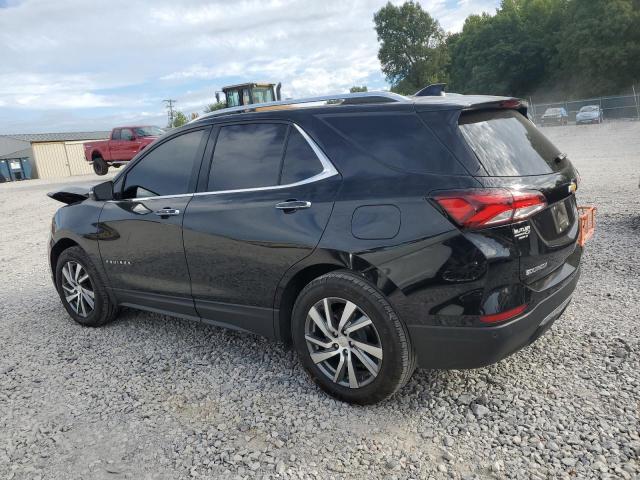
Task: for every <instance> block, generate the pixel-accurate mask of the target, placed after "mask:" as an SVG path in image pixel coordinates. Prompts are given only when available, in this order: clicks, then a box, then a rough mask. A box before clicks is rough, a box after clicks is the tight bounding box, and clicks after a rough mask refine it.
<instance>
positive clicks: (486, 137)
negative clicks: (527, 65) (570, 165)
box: [459, 110, 564, 177]
mask: <svg viewBox="0 0 640 480" xmlns="http://www.w3.org/2000/svg"><path fill="white" fill-rule="evenodd" d="M459 125H460V131H461V132H462V135H463V137H464V139H465V140H466V141H467V143H468V144H469V146H470V147H471V149H472V150H473V151H474V152H475V154H476V156H477V157H478V160H479V161H480V163H482V166H483V167H484V168H485V170H486V171H487V173H488V174H489V175H491V176H496V177H519V176H525V175H544V174H547V173H553V172H554V171H558V170H560V169H561V168H562V167H563V166H564V164H563V162H557V161H556V159H557V158H558V156H559V155H560V151H559V150H558V149H557V148H556V147H555V146H554V145H553V144H552V143H551V142H550V141H549V140H547V137H545V136H544V135H543V134H542V133H541V132H540V131H539V130H538V129H537V128H536V127H535V126H534V125H533V124H532V123H531V122H530V121H529V120H527V119H526V118H525V117H523V116H522V115H521V114H520V113H519V112H517V111H515V110H489V111H478V112H465V113H463V114H462V115H461V116H460V121H459Z"/></svg>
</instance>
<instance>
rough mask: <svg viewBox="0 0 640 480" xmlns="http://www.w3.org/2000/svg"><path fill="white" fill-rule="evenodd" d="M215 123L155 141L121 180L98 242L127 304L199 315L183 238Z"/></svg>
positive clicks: (106, 211) (107, 208)
mask: <svg viewBox="0 0 640 480" xmlns="http://www.w3.org/2000/svg"><path fill="white" fill-rule="evenodd" d="M209 132H210V128H200V129H195V130H191V131H188V132H185V133H182V134H180V135H178V136H174V137H171V138H169V139H167V140H166V141H164V142H162V143H160V144H158V145H156V146H154V147H153V148H151V149H150V150H149V151H148V152H145V155H144V156H143V157H141V158H140V160H139V161H136V163H135V164H134V165H132V166H131V168H129V169H128V170H127V171H126V172H125V175H124V176H123V177H121V178H120V179H119V180H118V181H117V183H116V189H117V192H118V195H119V198H118V199H117V200H113V201H109V202H106V203H105V206H104V208H103V210H102V213H101V215H100V224H99V231H100V233H99V235H98V245H99V247H100V254H101V256H102V261H103V264H104V267H105V270H106V272H107V274H108V276H109V281H110V282H109V283H110V285H111V286H112V288H113V289H114V290H115V291H116V295H117V296H118V298H119V300H120V301H121V302H123V303H125V304H130V305H135V306H142V307H146V308H150V309H159V310H166V311H171V312H175V313H179V314H182V315H186V316H193V317H196V316H197V314H196V311H195V308H194V306H193V300H192V298H191V285H190V279H189V272H188V270H187V262H186V259H185V256H184V244H183V241H182V223H183V219H184V212H185V210H186V208H187V205H188V204H189V202H190V201H191V199H192V196H193V192H194V190H195V186H196V178H197V173H198V169H199V168H200V165H201V161H202V157H203V152H204V148H205V145H206V143H207V139H208V136H209Z"/></svg>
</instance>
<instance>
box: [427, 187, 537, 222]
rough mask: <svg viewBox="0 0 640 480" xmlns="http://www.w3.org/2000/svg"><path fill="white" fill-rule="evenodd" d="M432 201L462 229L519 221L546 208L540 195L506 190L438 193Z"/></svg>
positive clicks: (488, 189)
mask: <svg viewBox="0 0 640 480" xmlns="http://www.w3.org/2000/svg"><path fill="white" fill-rule="evenodd" d="M433 198H434V200H435V201H436V202H438V205H440V206H441V207H442V208H443V209H444V211H445V212H447V214H448V215H449V216H450V217H451V219H452V220H453V221H455V222H456V223H457V224H458V225H460V226H461V227H463V228H485V227H493V226H496V225H504V224H506V223H512V222H519V221H521V220H524V219H526V218H529V217H531V216H532V215H534V214H536V213H538V212H539V211H540V210H543V209H544V208H545V207H546V206H547V200H546V199H545V197H544V195H543V194H542V193H540V192H537V191H534V190H515V189H507V188H483V189H469V190H460V191H448V192H438V193H437V194H435V195H434V196H433Z"/></svg>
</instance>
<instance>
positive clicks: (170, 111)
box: [162, 98, 176, 128]
mask: <svg viewBox="0 0 640 480" xmlns="http://www.w3.org/2000/svg"><path fill="white" fill-rule="evenodd" d="M162 101H163V102H164V103H166V104H167V117H168V120H169V124H168V127H169V128H171V127H173V118H174V117H173V116H174V111H173V105H174V104H175V103H176V100H174V99H172V98H169V99H167V100H162Z"/></svg>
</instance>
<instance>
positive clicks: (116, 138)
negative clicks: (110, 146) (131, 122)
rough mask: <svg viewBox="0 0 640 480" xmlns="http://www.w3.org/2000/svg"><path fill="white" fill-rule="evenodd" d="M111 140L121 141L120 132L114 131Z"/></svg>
mask: <svg viewBox="0 0 640 480" xmlns="http://www.w3.org/2000/svg"><path fill="white" fill-rule="evenodd" d="M111 140H120V130H119V129H118V130H114V131H113V133H112V134H111Z"/></svg>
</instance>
